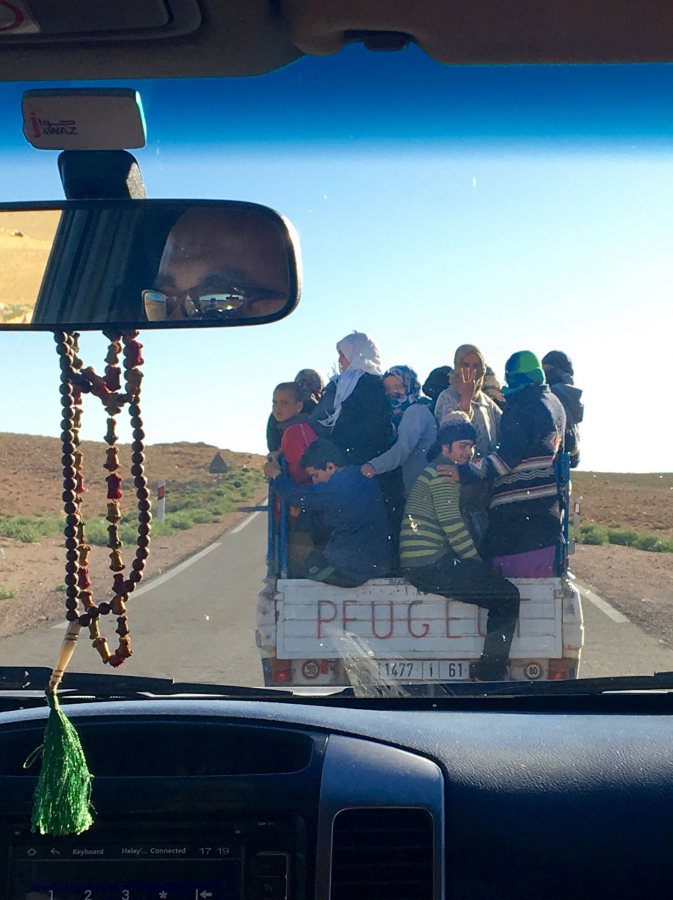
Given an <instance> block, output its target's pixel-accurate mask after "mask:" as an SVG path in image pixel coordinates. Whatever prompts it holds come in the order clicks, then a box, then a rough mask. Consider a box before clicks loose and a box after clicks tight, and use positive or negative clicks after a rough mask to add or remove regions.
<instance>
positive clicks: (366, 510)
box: [265, 332, 583, 680]
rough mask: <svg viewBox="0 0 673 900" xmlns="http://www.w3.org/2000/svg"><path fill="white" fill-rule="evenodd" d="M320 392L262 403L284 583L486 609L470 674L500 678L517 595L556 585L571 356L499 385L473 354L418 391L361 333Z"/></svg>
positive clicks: (343, 350) (530, 360)
mask: <svg viewBox="0 0 673 900" xmlns="http://www.w3.org/2000/svg"><path fill="white" fill-rule="evenodd" d="M337 352H338V354H339V369H340V372H339V374H338V375H337V376H335V377H334V378H333V379H331V380H330V381H329V382H328V383H327V385H325V384H324V383H323V380H322V378H321V377H320V375H319V374H318V373H317V372H316V371H314V370H312V369H302V370H301V371H300V372H299V373H298V374H297V376H296V377H295V379H294V380H293V381H286V382H281V383H280V384H278V385H277V386H276V388H275V390H274V392H273V405H272V412H271V416H270V418H269V421H268V424H267V444H268V449H269V457H268V460H267V462H266V465H265V474H266V476H267V477H268V478H269V479H270V480H271V488H272V494H273V496H274V498H275V499H274V501H273V502H274V503H275V504H276V505H277V515H280V504H281V502H282V503H283V504H284V506H285V508H287V509H288V511H289V513H288V515H289V520H288V521H289V528H288V531H289V541H288V544H289V573H290V576H291V577H303V578H311V579H314V580H316V581H322V582H324V583H327V584H331V585H336V586H338V587H344V588H349V587H356V586H358V585H360V584H363V583H364V582H365V581H367V580H369V579H370V578H376V577H383V576H387V575H391V574H393V575H398V576H402V577H404V578H406V579H407V580H408V581H409V582H410V583H411V584H413V585H414V586H415V587H417V588H418V590H420V591H422V592H425V593H431V594H439V595H443V596H445V597H448V598H452V599H456V600H462V601H464V602H468V603H475V604H477V605H479V606H482V607H485V608H486V609H488V610H489V613H488V619H487V629H486V630H487V635H486V639H485V643H484V650H483V654H482V657H481V659H480V660H479V661H478V662H477V663H476V664H474V667H473V668H474V672H473V673H472V675H473V677H475V678H478V679H480V680H498V679H500V678H503V677H505V675H506V669H507V662H508V656H509V648H510V645H511V641H512V636H513V634H514V630H515V627H516V621H517V618H518V609H519V591H518V589H517V587H516V585H515V584H513V583H512V582H511V581H510V580H509V579H512V578H514V579H516V578H525V577H532V578H536V577H539V578H543V577H551V576H554V575H556V574H558V551H559V546H560V544H561V541H562V515H563V511H562V503H561V496H560V492H559V484H558V463H559V459H560V456H561V454H562V453H563V452H565V453H567V454H568V456H569V458H570V466H571V467H574V466H576V465H577V464H578V462H579V432H578V426H579V423H580V422H581V420H582V416H583V405H582V399H581V395H582V392H581V390H579V389H578V388H576V387H575V386H574V383H573V376H574V372H573V366H572V363H571V361H570V359H569V357H568V356H567V355H566V354H565V353H563V352H561V351H558V350H554V351H551V352H549V353H547V354H546V355H545V356H543V357H542V359H541V360H540V359H539V358H538V357H537V356H536V355H535V354H534V353H533V352H531V351H529V350H523V351H518V352H516V353H514V354H512V356H510V358H509V359H508V360H507V363H506V365H505V377H504V383H503V385H502V386H501V385H500V384H499V382H498V380H497V378H496V376H495V374H494V372H493V370H492V369H490V368H489V367H488V365H487V364H486V359H485V357H484V354H483V353H482V352H481V350H480V349H479V348H478V347H476V346H475V345H473V344H464V345H462V346H460V347H458V349H457V350H456V353H455V358H454V363H453V366H448V365H447V366H441V367H439V368H436V369H433V371H432V372H431V373H430V374H429V375H428V377H427V379H426V381H425V382H424V384H423V385H422V386H421V384H420V383H419V380H418V377H417V375H416V373H415V371H414V370H413V369H412V368H411V367H409V366H408V365H399V366H392V367H391V368H390V369H388V370H387V371H385V372H382V371H381V367H380V357H379V353H378V349H377V347H376V345H375V344H374V342H373V341H372V340H371V339H370V338H369V337H368V336H367V335H366V334H363V333H361V332H353V333H352V334H349V335H347V336H346V337H344V338H343V339H342V340H340V341H339V342H338V344H337Z"/></svg>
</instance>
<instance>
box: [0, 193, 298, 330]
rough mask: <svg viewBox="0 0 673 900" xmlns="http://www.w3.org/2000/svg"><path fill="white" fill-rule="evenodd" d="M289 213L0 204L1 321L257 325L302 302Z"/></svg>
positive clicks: (42, 326) (244, 207)
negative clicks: (285, 217)
mask: <svg viewBox="0 0 673 900" xmlns="http://www.w3.org/2000/svg"><path fill="white" fill-rule="evenodd" d="M299 292H300V276H299V248H298V243H297V240H296V236H295V233H294V229H293V228H292V226H291V225H290V223H289V222H288V221H287V220H285V219H284V218H283V217H282V216H280V215H279V214H278V213H276V212H274V211H273V210H271V209H268V208H267V207H265V206H259V205H257V204H254V203H239V202H234V201H210V200H68V201H64V202H62V203H32V204H3V205H2V206H0V329H7V328H24V329H29V330H39V331H53V330H55V329H59V330H74V329H76V330H101V329H110V328H117V327H118V328H119V329H120V330H125V329H129V328H184V327H189V328H191V327H204V326H213V325H227V326H233V325H257V324H260V323H264V322H275V321H276V320H278V319H283V318H284V317H285V316H287V315H288V314H289V313H290V312H292V310H293V309H294V307H295V306H296V305H297V302H298V300H299Z"/></svg>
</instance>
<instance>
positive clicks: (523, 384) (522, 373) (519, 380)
mask: <svg viewBox="0 0 673 900" xmlns="http://www.w3.org/2000/svg"><path fill="white" fill-rule="evenodd" d="M505 381H506V382H507V386H506V387H503V389H502V392H503V394H504V395H505V397H511V396H512V394H516V393H517V392H518V391H521V390H523V389H524V388H527V387H530V386H531V385H540V384H544V383H545V377H544V370H543V368H542V364H541V363H540V360H539V359H538V358H537V356H536V355H535V354H534V353H531V351H530V350H519V351H518V352H517V353H513V354H512V355H511V356H510V358H509V359H508V360H507V362H506V363H505Z"/></svg>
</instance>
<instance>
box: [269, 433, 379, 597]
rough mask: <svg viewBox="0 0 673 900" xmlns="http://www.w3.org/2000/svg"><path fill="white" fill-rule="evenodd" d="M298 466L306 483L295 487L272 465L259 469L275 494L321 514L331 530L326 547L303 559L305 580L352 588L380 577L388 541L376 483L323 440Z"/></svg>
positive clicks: (340, 450)
mask: <svg viewBox="0 0 673 900" xmlns="http://www.w3.org/2000/svg"><path fill="white" fill-rule="evenodd" d="M301 466H302V468H303V469H305V470H306V472H307V473H308V474H309V476H310V477H311V480H312V482H313V483H312V484H310V485H295V484H294V483H293V482H292V480H291V479H290V478H289V476H287V475H284V474H282V473H281V470H280V467H279V466H278V464H277V463H276V462H275V461H273V460H271V461H269V462H267V463H266V465H265V466H264V474H265V475H266V477H267V478H271V479H273V481H272V489H273V491H274V493H275V494H277V495H278V496H279V497H281V498H282V499H284V500H287V502H288V503H290V504H291V505H292V506H299V507H301V508H302V509H304V510H306V511H308V512H320V513H322V514H323V515H324V518H325V522H326V524H327V525H328V526H331V529H332V531H331V533H330V537H329V540H328V542H327V546H326V547H325V549H324V550H322V551H320V552H317V553H315V554H314V555H313V556H312V558H311V559H310V560H309V564H308V567H307V568H308V572H307V574H308V578H310V579H312V580H313V581H322V582H324V583H325V584H334V585H337V586H338V587H357V585H360V584H364V582H365V581H368V580H369V579H370V578H376V577H383V576H385V575H386V574H387V572H388V569H389V566H390V541H389V539H388V521H387V517H386V511H385V506H384V504H383V497H382V495H381V489H380V487H379V485H378V482H377V480H376V479H375V478H365V476H364V475H362V474H361V472H360V468H359V466H349V465H348V464H347V457H346V454H345V453H344V451H343V450H342V449H341V448H340V447H337V446H336V444H334V443H332V442H331V441H327V440H325V439H318V440H317V441H314V442H313V443H312V444H310V445H309V446H308V447H307V448H306V450H305V452H304V455H303V456H302V458H301Z"/></svg>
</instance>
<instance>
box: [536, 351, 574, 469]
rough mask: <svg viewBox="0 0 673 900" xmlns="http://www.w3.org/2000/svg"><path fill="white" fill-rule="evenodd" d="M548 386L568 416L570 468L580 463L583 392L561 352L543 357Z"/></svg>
mask: <svg viewBox="0 0 673 900" xmlns="http://www.w3.org/2000/svg"><path fill="white" fill-rule="evenodd" d="M542 368H543V369H544V373H545V377H546V379H547V384H548V385H549V387H550V390H551V392H552V394H554V396H556V397H558V398H559V400H560V401H561V403H562V404H563V409H564V410H565V414H566V433H565V447H564V449H565V451H566V453H567V454H568V455H569V456H570V468H571V469H574V468H576V467H577V466H578V465H579V461H580V435H579V424H580V422H581V421H582V419H583V418H584V404H583V403H582V391H581V390H580V389H579V388H576V387H575V382H574V380H573V378H574V375H575V373H574V371H573V364H572V362H571V361H570V357H569V356H568V355H567V354H566V353H563V352H562V351H561V350H551V351H550V352H549V353H547V354H545V356H543V357H542Z"/></svg>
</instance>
